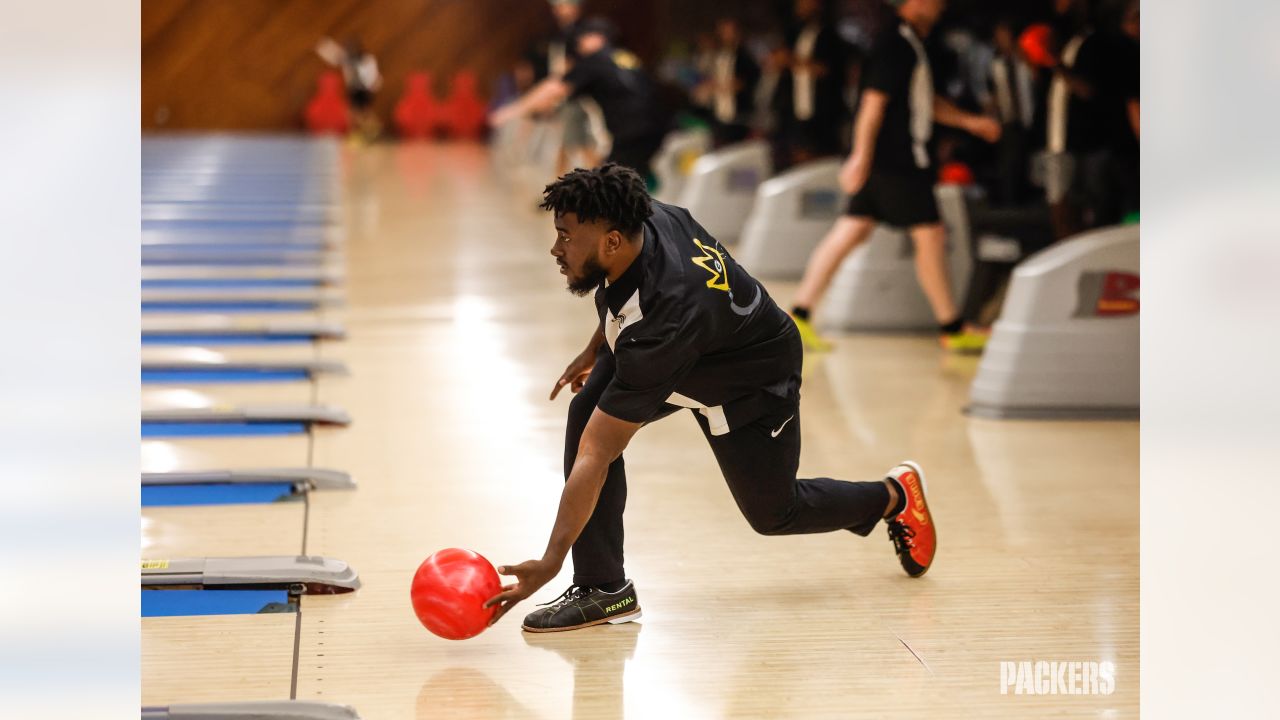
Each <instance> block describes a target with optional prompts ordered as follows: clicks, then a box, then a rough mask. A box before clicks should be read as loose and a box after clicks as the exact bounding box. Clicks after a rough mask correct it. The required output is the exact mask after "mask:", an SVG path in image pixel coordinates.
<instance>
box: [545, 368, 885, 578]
mask: <svg viewBox="0 0 1280 720" xmlns="http://www.w3.org/2000/svg"><path fill="white" fill-rule="evenodd" d="M613 363H614V361H613V354H612V353H611V352H609V350H608V348H607V347H603V346H602V347H601V350H600V354H599V357H598V358H597V359H596V364H595V367H594V368H593V369H592V371H591V375H590V377H589V378H588V379H587V383H586V385H585V386H584V387H583V388H582V390H581V392H579V393H578V394H577V395H576V396H574V398H573V401H572V402H571V403H570V405H569V422H568V426H567V428H566V430H565V447H564V472H565V477H566V478H567V477H568V476H569V472H570V471H571V470H572V469H573V463H574V460H575V459H576V458H577V454H578V442H579V440H580V439H581V438H582V432H583V430H584V429H585V428H586V426H587V420H588V419H590V417H591V413H592V412H593V411H594V410H595V408H596V403H597V402H598V401H599V399H600V395H601V394H603V393H604V389H605V388H606V387H607V386H608V385H609V381H610V380H611V379H612V378H613V371H614V364H613ZM668 409H669V410H670V411H671V412H674V411H675V410H678V409H679V408H676V407H675V406H668ZM694 414H695V416H696V417H697V418H698V424H699V425H700V426H701V427H702V433H703V435H705V436H706V438H707V441H708V442H709V443H710V445H711V451H712V452H713V453H714V454H715V456H716V461H717V462H719V464H720V471H721V472H722V473H723V474H724V479H725V482H727V483H728V484H729V491H730V492H731V493H733V498H734V500H736V501H737V503H738V508H739V509H740V510H741V511H742V514H743V516H745V517H746V519H747V523H748V524H749V525H750V526H751V528H752V529H753V530H755V531H756V532H758V533H761V534H763V535H794V534H800V533H819V532H830V531H832V530H850V531H852V532H855V533H857V534H859V535H863V536H865V535H868V534H870V532H871V530H872V529H873V528H874V527H875V525H876V523H877V522H879V521H880V517H881V515H883V514H884V509H885V506H886V505H888V504H889V491H888V490H887V489H886V488H885V486H884V483H883V482H879V481H876V482H844V481H841V480H831V479H829V478H814V479H810V480H797V479H796V469H797V467H799V464H800V414H799V408H792V409H791V410H788V411H786V412H784V413H779V414H778V415H768V416H765V417H762V418H760V419H758V420H756V421H755V422H754V423H751V424H750V425H746V426H744V427H740V428H737V429H736V430H733V431H732V432H729V433H727V434H725V435H718V436H717V435H712V434H711V433H710V431H709V430H708V426H707V420H706V418H704V417H703V416H702V415H701V414H698V413H697V412H696V411H694ZM775 433H776V434H775ZM689 482H698V480H697V479H696V478H690V479H689ZM626 504H627V477H626V469H625V465H624V463H623V459H622V458H621V457H619V458H618V459H617V460H615V461H614V462H613V464H612V465H610V466H609V472H608V474H607V476H606V477H605V482H604V487H603V488H602V489H601V490H600V499H599V500H598V501H597V502H596V508H595V511H594V512H593V513H592V514H591V519H590V520H588V521H587V525H586V527H585V528H583V530H582V535H580V536H579V537H578V541H577V542H576V543H574V545H573V569H574V573H573V582H574V583H575V584H578V585H601V584H606V583H612V582H616V581H619V580H623V579H625V577H626V572H625V570H624V569H623V565H622V535H623V532H622V511H623V509H624V508H625V507H626Z"/></svg>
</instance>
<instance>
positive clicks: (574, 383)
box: [550, 348, 596, 400]
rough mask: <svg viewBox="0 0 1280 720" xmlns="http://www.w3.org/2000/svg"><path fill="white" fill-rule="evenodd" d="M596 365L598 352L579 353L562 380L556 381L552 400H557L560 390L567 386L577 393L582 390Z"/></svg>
mask: <svg viewBox="0 0 1280 720" xmlns="http://www.w3.org/2000/svg"><path fill="white" fill-rule="evenodd" d="M595 364H596V350H595V348H590V349H587V350H583V351H582V352H580V353H578V357H576V358H574V359H573V361H572V362H570V363H569V367H567V368H565V369H564V373H562V374H561V375H560V379H559V380H556V386H555V387H553V388H551V398H550V399H551V400H555V399H556V395H559V394H560V389H561V388H563V387H564V386H565V385H568V386H569V389H570V390H573V391H574V392H575V393H576V392H578V391H579V390H582V386H583V385H586V384H587V376H589V375H590V374H591V368H593V367H595Z"/></svg>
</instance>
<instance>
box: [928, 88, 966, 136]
mask: <svg viewBox="0 0 1280 720" xmlns="http://www.w3.org/2000/svg"><path fill="white" fill-rule="evenodd" d="M973 118H974V115H973V113H967V112H965V111H964V110H961V109H960V108H958V107H956V106H955V105H952V104H951V101H949V100H944V99H942V98H940V97H937V96H936V95H935V96H934V98H933V119H934V121H936V122H938V123H940V124H942V125H947V126H950V127H954V128H960V129H961V130H965V129H967V126H968V124H969V122H970V121H971V120H972V119H973Z"/></svg>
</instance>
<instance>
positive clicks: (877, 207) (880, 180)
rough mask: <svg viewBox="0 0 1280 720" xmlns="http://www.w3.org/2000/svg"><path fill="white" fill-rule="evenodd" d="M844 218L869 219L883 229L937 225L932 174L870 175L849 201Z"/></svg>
mask: <svg viewBox="0 0 1280 720" xmlns="http://www.w3.org/2000/svg"><path fill="white" fill-rule="evenodd" d="M844 214H845V215H854V216H858V217H869V218H871V219H873V220H876V221H878V222H881V223H884V224H885V225H892V226H893V227H900V228H909V227H913V226H915V225H931V224H933V223H936V222H939V216H938V201H937V200H935V199H934V196H933V171H932V170H918V171H905V172H901V173H887V172H876V171H875V170H872V171H871V176H870V177H869V178H867V184H866V185H863V186H862V189H861V190H859V191H858V192H857V194H855V195H854V196H853V197H851V198H849V207H848V209H846V210H845V211H844Z"/></svg>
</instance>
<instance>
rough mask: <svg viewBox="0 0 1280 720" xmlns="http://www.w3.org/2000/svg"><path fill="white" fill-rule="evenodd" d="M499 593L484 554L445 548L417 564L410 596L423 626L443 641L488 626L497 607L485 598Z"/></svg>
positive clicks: (472, 634) (471, 634) (499, 585)
mask: <svg viewBox="0 0 1280 720" xmlns="http://www.w3.org/2000/svg"><path fill="white" fill-rule="evenodd" d="M500 592H502V582H501V581H500V580H499V579H498V571H497V570H495V569H494V568H493V565H492V564H491V563H490V562H489V561H488V560H486V559H485V558H484V556H482V555H480V554H479V553H476V552H472V551H470V550H462V549H459V548H447V549H444V550H441V551H439V552H437V553H435V554H434V555H432V556H431V557H429V558H427V559H426V560H423V561H422V564H421V565H419V566H418V572H417V573H415V574H414V576H413V585H412V587H411V589H410V592H409V597H410V598H411V599H412V600H413V611H414V613H416V614H417V616H418V620H419V621H421V622H422V625H423V627H425V628H426V629H428V630H430V631H431V632H432V633H434V634H436V635H438V636H440V637H442V638H444V639H446V640H465V639H467V638H469V637H475V636H476V635H479V634H480V633H481V632H483V631H484V629H485V628H486V627H488V626H489V621H490V620H491V619H493V615H494V613H496V612H497V608H496V607H491V608H486V607H484V601H485V600H488V599H489V598H491V597H493V596H494V595H497V594H498V593H500Z"/></svg>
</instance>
